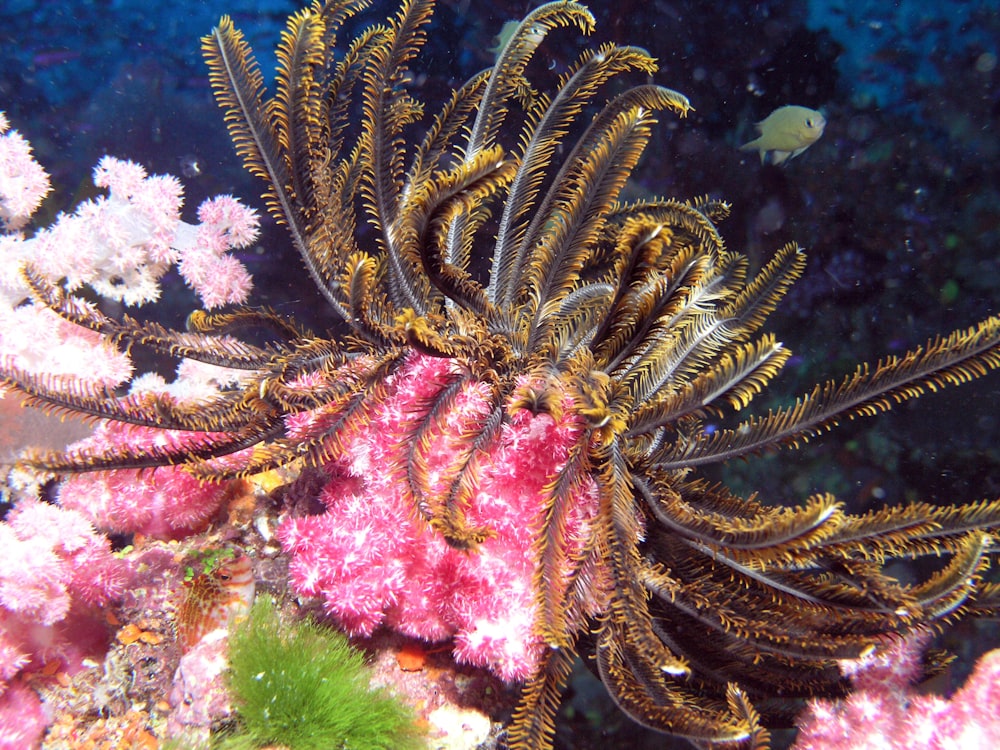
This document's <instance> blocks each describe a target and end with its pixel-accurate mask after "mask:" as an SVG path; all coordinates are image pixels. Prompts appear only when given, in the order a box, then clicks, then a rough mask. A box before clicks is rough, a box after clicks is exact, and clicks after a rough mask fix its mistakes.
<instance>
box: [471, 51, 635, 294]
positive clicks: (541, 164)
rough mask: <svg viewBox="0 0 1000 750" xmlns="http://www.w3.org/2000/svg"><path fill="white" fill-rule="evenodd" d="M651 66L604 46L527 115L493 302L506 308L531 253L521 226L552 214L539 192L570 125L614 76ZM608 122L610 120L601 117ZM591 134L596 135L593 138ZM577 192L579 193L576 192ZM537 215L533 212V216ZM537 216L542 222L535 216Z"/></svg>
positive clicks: (573, 160)
mask: <svg viewBox="0 0 1000 750" xmlns="http://www.w3.org/2000/svg"><path fill="white" fill-rule="evenodd" d="M652 65H653V63H652V60H651V59H650V58H649V56H648V55H647V54H646V53H644V52H642V51H640V50H636V49H634V48H630V47H614V46H610V45H609V46H606V47H604V48H602V50H601V51H596V52H590V53H588V54H586V55H585V56H584V57H582V58H581V59H580V60H579V61H578V62H577V63H576V65H575V66H574V67H573V69H571V71H570V73H569V74H568V75H565V76H563V77H562V78H561V80H560V84H559V86H558V89H557V92H556V94H555V96H554V98H552V100H551V101H549V98H548V97H547V96H540V97H539V98H538V100H537V101H536V102H535V103H534V104H533V106H532V107H531V108H530V109H529V111H528V113H527V117H528V121H527V124H526V126H525V128H524V130H523V131H522V134H521V140H522V148H521V157H520V168H519V169H518V173H517V176H516V177H515V178H514V181H513V183H512V184H511V188H510V193H509V196H508V200H507V203H506V205H505V207H504V212H503V215H502V217H501V219H500V227H499V230H498V233H497V243H496V249H495V250H494V259H493V269H492V272H491V282H492V284H491V289H490V292H491V295H492V298H493V299H495V300H497V301H499V302H501V303H502V304H503V305H505V306H507V307H509V306H510V305H511V304H513V301H514V298H515V294H516V293H517V291H518V290H517V276H518V275H519V273H518V271H519V269H521V268H523V266H524V265H525V255H526V253H528V252H530V251H531V250H532V245H531V242H532V240H536V239H537V237H531V236H526V229H525V228H526V226H528V223H529V221H531V222H532V225H538V224H541V225H547V224H548V223H549V220H548V216H549V215H550V212H551V211H552V208H553V207H552V205H551V204H552V200H551V199H550V200H549V201H548V202H547V203H546V204H545V207H544V208H538V207H537V206H536V199H537V196H538V192H539V190H540V188H541V186H542V183H543V181H544V178H545V174H546V171H547V170H548V167H549V165H550V163H551V161H552V159H553V157H554V155H555V152H556V149H557V147H558V146H559V145H560V143H561V142H562V141H563V139H564V138H565V137H566V135H567V133H568V131H569V128H570V126H571V125H572V123H573V122H574V120H575V119H577V117H578V116H579V115H580V112H581V111H582V109H583V107H584V105H585V104H586V103H587V102H588V101H590V100H591V98H592V97H593V95H594V93H595V92H596V91H597V89H598V87H599V86H601V85H602V84H603V83H605V82H607V81H608V80H609V79H610V78H612V77H613V76H615V75H617V74H620V73H622V72H625V71H627V70H631V69H640V70H641V69H645V70H647V71H649V70H650V69H651V66H652ZM606 119H608V120H609V121H613V120H614V119H615V118H614V117H610V118H606ZM605 131H606V128H604V129H595V128H591V129H590V131H589V133H590V136H591V138H590V139H591V141H595V142H596V141H599V140H600V139H601V138H602V136H604V133H605ZM595 135H596V137H595ZM588 151H589V149H583V150H582V151H581V149H580V148H579V146H578V147H577V149H574V150H573V152H572V154H571V156H570V157H569V159H568V160H567V162H566V164H579V163H580V161H581V160H582V158H583V157H582V156H581V153H582V154H586V153H587V152H588ZM566 169H567V168H566V167H564V168H563V170H561V171H560V172H559V173H558V175H557V176H556V177H555V178H554V179H553V181H552V186H553V187H552V189H553V190H554V189H556V188H557V187H562V186H563V185H564V184H565V183H566V179H565V171H566ZM581 192H582V191H581ZM536 212H537V213H536ZM537 214H541V215H542V216H543V218H541V219H540V218H538V215H537Z"/></svg>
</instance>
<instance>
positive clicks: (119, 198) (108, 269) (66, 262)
mask: <svg viewBox="0 0 1000 750" xmlns="http://www.w3.org/2000/svg"><path fill="white" fill-rule="evenodd" d="M8 128H9V126H8V123H7V120H6V118H4V117H3V115H2V114H0V228H2V229H4V230H6V231H4V232H0V356H4V357H7V358H8V359H9V361H10V363H11V364H12V365H13V366H15V367H17V368H19V369H22V370H26V371H30V372H34V373H38V374H43V375H45V376H53V375H54V376H62V375H68V376H76V377H81V378H84V379H86V380H88V381H90V382H95V383H100V384H102V385H105V386H109V387H113V386H116V385H118V384H120V383H123V382H125V381H126V380H127V379H128V378H129V377H130V375H131V372H132V370H131V362H130V361H129V359H128V357H127V356H126V355H125V354H124V353H122V352H120V351H118V350H117V349H116V348H115V347H114V346H113V345H111V344H109V343H108V342H107V341H106V340H105V341H102V340H101V339H100V337H99V336H98V335H97V334H96V333H94V332H92V331H86V330H84V329H82V328H80V327H78V326H73V325H71V324H69V323H67V322H65V321H62V320H60V319H58V318H57V317H56V316H55V314H54V313H52V312H51V311H50V310H48V309H45V308H44V307H43V306H41V305H37V304H35V303H34V302H32V301H30V297H31V294H30V292H29V290H28V287H27V285H26V284H25V283H24V279H23V277H22V274H21V269H22V268H23V267H24V265H25V264H30V266H31V267H32V269H33V271H34V272H35V273H37V274H40V275H41V276H43V277H45V278H48V279H49V280H51V281H52V282H55V283H63V284H64V285H65V286H66V288H67V289H70V290H73V289H77V288H79V287H81V286H83V285H87V286H89V287H90V288H91V289H92V290H93V291H95V292H97V293H98V294H100V295H102V296H104V297H106V298H108V299H113V300H118V301H121V302H124V303H125V304H129V305H135V304H141V303H144V302H149V301H152V300H155V299H156V298H157V297H158V296H159V294H160V285H159V282H160V279H161V277H162V276H163V274H164V273H166V271H167V270H168V269H169V268H170V267H171V266H172V265H177V267H178V270H179V271H180V273H181V275H182V277H183V278H184V279H185V281H186V282H187V283H188V285H189V286H191V288H192V289H194V290H195V291H196V292H197V293H198V295H199V296H200V297H201V302H202V304H203V305H204V306H205V307H208V308H212V307H218V306H219V305H224V304H231V303H240V302H244V301H245V300H246V298H247V295H248V294H249V291H250V288H251V278H250V274H249V273H248V272H247V270H246V268H244V266H243V264H242V263H240V262H239V261H238V260H236V259H235V258H234V257H232V255H230V254H229V251H230V250H233V249H236V248H241V247H246V246H248V245H250V244H251V243H252V242H253V241H254V240H255V239H256V236H257V226H258V221H259V219H258V216H257V214H256V213H255V212H254V211H253V210H251V209H249V208H247V207H246V206H244V205H243V204H242V203H240V202H239V201H237V200H236V199H234V198H232V197H231V196H227V195H223V196H218V197H216V198H212V199H210V200H207V201H205V202H204V203H202V205H201V207H200V208H199V211H198V218H199V223H198V224H197V225H193V224H188V223H185V222H184V221H182V220H181V207H182V205H183V202H184V197H183V188H182V187H181V184H180V182H179V181H178V180H177V179H176V178H174V177H171V176H169V175H147V174H146V171H145V169H143V168H142V167H141V166H139V165H138V164H134V163H132V162H129V161H123V160H120V159H115V158H113V157H110V156H105V157H104V158H103V159H101V161H100V163H99V164H98V166H97V168H96V169H95V170H94V184H95V185H96V186H97V187H100V188H104V189H105V190H106V191H107V194H106V195H101V196H99V197H97V198H95V199H93V200H87V201H84V202H83V203H81V204H80V205H79V206H77V207H76V210H75V211H74V212H73V213H72V214H68V213H61V214H59V216H58V217H57V219H56V221H55V223H54V224H52V225H51V226H49V227H47V228H44V229H39V230H36V231H35V232H34V233H33V234H32V235H30V236H28V235H27V234H26V233H25V232H24V231H19V230H22V229H23V228H24V227H25V226H26V224H27V222H28V220H29V218H30V216H31V214H32V213H33V212H34V211H35V210H36V209H37V207H38V205H39V203H40V202H41V200H42V198H43V197H44V195H45V194H46V193H47V191H48V188H49V182H48V175H46V173H45V171H44V170H43V169H42V168H41V167H40V166H39V165H38V163H37V162H35V160H34V158H33V157H32V155H31V148H30V145H29V144H28V142H27V141H26V140H24V138H23V137H22V136H21V135H20V134H19V133H17V131H13V130H10V131H9V132H8Z"/></svg>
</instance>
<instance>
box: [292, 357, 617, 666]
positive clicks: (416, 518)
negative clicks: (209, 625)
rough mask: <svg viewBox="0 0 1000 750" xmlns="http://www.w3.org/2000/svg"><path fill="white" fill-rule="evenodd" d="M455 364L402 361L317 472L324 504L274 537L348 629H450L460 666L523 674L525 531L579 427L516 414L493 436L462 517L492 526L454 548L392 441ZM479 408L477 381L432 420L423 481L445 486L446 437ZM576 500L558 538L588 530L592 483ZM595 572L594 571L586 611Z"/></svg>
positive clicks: (526, 649) (420, 634)
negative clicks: (431, 519)
mask: <svg viewBox="0 0 1000 750" xmlns="http://www.w3.org/2000/svg"><path fill="white" fill-rule="evenodd" d="M452 367H453V365H452V364H451V363H449V362H447V361H445V360H442V359H438V358H433V357H425V356H421V355H413V356H411V357H410V358H409V360H408V361H407V364H406V366H405V367H404V368H403V369H402V370H401V371H400V372H399V373H397V374H396V375H395V376H393V377H392V378H391V379H390V381H389V383H388V388H389V395H388V397H387V398H385V399H384V400H382V401H380V402H379V403H378V404H377V405H375V406H374V407H372V408H371V409H370V410H369V413H368V414H367V419H366V420H363V424H359V425H358V426H356V427H355V428H354V429H353V430H352V431H351V433H350V434H349V435H347V436H345V437H344V438H343V442H344V446H345V448H344V450H343V452H342V455H343V456H345V457H346V458H344V459H341V460H337V461H335V462H334V463H332V464H330V465H328V466H327V467H326V470H327V472H328V482H327V484H326V486H325V488H324V489H323V492H322V494H321V500H322V502H323V504H324V506H325V508H326V512H325V513H324V514H322V515H318V516H309V517H304V518H289V519H286V520H285V521H284V522H283V523H282V524H281V526H280V527H279V530H278V538H279V540H280V541H281V543H282V544H283V546H284V547H285V549H287V550H288V551H289V552H290V553H291V556H292V561H291V568H290V576H291V581H292V584H293V586H294V587H295V589H296V590H297V591H298V592H299V593H300V594H302V595H306V596H316V597H320V598H322V600H323V602H324V606H325V608H326V610H327V611H328V612H329V613H330V614H331V615H332V616H333V617H334V618H335V619H336V620H337V621H338V622H339V623H340V624H341V626H342V627H344V628H345V629H346V630H347V631H348V632H349V633H352V634H355V635H370V634H371V633H372V632H373V631H374V630H375V629H376V628H377V627H378V626H380V625H386V626H389V627H391V628H393V629H395V630H397V631H399V632H402V633H404V634H406V635H409V636H413V637H417V638H421V639H424V640H428V641H437V640H443V639H446V638H454V654H455V657H456V658H457V659H458V660H459V661H461V662H464V663H468V664H472V665H476V666H482V667H488V668H490V669H491V670H493V671H494V672H495V673H496V674H497V675H499V676H500V677H502V678H503V679H505V680H523V679H526V678H527V677H529V676H530V675H531V674H532V673H533V671H534V670H535V669H536V667H537V664H538V659H539V656H540V654H541V653H542V651H543V649H544V648H545V645H544V644H543V642H542V641H541V639H540V638H539V637H538V634H537V628H536V619H537V611H536V609H537V605H536V600H535V594H534V585H533V581H534V578H535V576H536V572H537V561H536V559H535V558H536V551H535V550H534V548H533V540H534V537H535V535H534V533H533V532H534V530H535V529H537V527H538V526H539V524H540V523H541V518H542V514H543V512H544V501H545V496H546V487H547V486H548V485H549V483H550V482H551V481H552V479H553V477H554V476H555V475H556V474H557V472H558V471H559V470H560V469H561V467H562V466H564V465H565V463H566V461H567V457H568V455H569V450H570V447H571V446H572V445H574V444H575V443H576V441H578V440H579V439H580V434H581V431H582V426H581V425H580V424H578V423H577V422H576V421H574V419H573V418H571V417H569V416H568V415H567V416H564V417H561V418H559V419H555V418H553V417H552V415H550V414H546V413H540V414H532V413H531V412H529V411H527V410H520V411H517V412H515V413H514V415H513V416H512V419H511V420H510V421H509V423H506V424H504V426H503V428H502V430H501V433H500V435H499V437H498V438H497V439H496V441H495V443H494V445H492V446H491V447H489V448H488V449H487V450H485V451H483V452H482V454H481V455H479V456H477V457H476V460H477V462H478V463H477V472H476V478H477V487H476V492H475V496H474V497H473V498H471V499H470V500H469V505H468V507H466V508H463V510H464V512H465V515H466V520H467V522H468V523H469V525H471V526H472V527H474V528H486V529H489V531H490V534H491V535H490V537H489V538H487V539H486V540H485V541H484V542H482V543H481V544H480V545H478V546H477V547H476V548H475V549H472V550H460V549H455V548H453V547H450V546H449V545H448V544H447V543H446V542H445V540H444V538H443V537H442V535H441V534H440V533H439V532H437V531H434V530H433V529H431V527H430V525H429V524H428V522H427V521H426V520H425V519H424V518H422V517H420V515H419V514H418V513H417V512H416V509H415V508H414V507H413V500H412V499H411V498H410V497H408V496H407V495H406V494H405V493H404V491H403V488H404V487H405V486H406V480H405V477H402V476H400V475H399V472H400V471H401V470H400V469H399V468H397V467H401V466H405V464H406V462H405V460H404V459H405V455H406V451H407V450H409V444H408V443H405V442H403V441H402V439H401V435H402V434H404V428H405V426H406V425H407V424H408V423H410V422H412V421H413V420H414V419H416V420H419V419H422V418H423V416H424V415H426V412H427V408H428V407H427V404H428V399H429V397H431V396H434V395H435V394H436V393H437V392H438V391H440V390H441V388H442V387H443V383H445V382H447V381H448V379H449V378H450V377H453V376H454V373H453V372H452V371H451V369H450V368H452ZM485 409H486V398H485V393H484V392H483V390H482V387H481V386H480V385H479V384H470V385H467V386H466V387H465V388H464V389H463V390H462V392H461V393H460V394H459V396H458V397H456V398H455V399H454V401H453V402H452V404H451V406H450V408H449V409H448V410H447V413H445V414H442V415H439V417H440V419H441V423H442V424H443V425H445V428H444V429H443V430H432V432H433V434H432V435H430V436H429V441H428V444H427V446H426V450H425V452H426V455H427V458H428V460H427V466H426V469H425V472H426V474H427V479H428V482H429V486H430V487H434V486H436V483H440V484H439V486H438V489H439V490H443V488H444V487H445V484H443V483H442V482H443V477H445V476H448V469H449V468H450V467H451V466H452V464H453V462H454V461H455V460H457V458H458V457H459V456H460V455H461V454H460V452H459V451H460V448H459V444H458V443H457V442H456V441H455V439H454V436H455V435H461V434H462V433H463V431H464V430H465V429H467V428H468V427H469V425H471V424H474V423H476V421H477V420H478V419H480V418H481V417H482V416H483V414H484V413H485ZM310 418H315V417H311V416H310V415H303V416H300V417H297V418H296V419H295V420H293V421H292V422H291V423H290V425H289V432H290V433H293V432H296V433H309V432H311V431H312V430H313V429H318V428H316V427H315V426H314V425H310V424H309V419H310ZM573 503H574V505H575V506H577V507H578V508H579V512H578V513H577V514H576V515H574V517H573V518H570V519H567V524H569V525H570V526H572V528H569V529H568V533H567V535H566V537H567V538H568V539H578V540H579V539H585V538H587V536H588V534H587V531H586V530H587V528H588V525H589V524H590V523H591V522H592V519H593V517H594V513H595V512H596V504H597V496H596V489H595V487H594V486H593V485H592V483H590V482H585V483H583V485H582V487H581V488H580V489H579V491H578V492H577V496H576V497H575V498H574V500H573ZM600 580H601V577H600V575H599V574H598V573H597V572H596V571H595V573H594V581H595V583H594V585H593V586H592V587H591V590H590V591H589V593H590V594H591V596H592V597H593V598H592V600H591V601H590V602H589V609H590V611H592V609H593V607H594V606H595V605H596V601H597V599H596V597H597V592H598V591H599V589H600V586H599V583H598V582H599V581H600ZM581 611H582V612H586V611H588V607H587V606H586V605H585V606H584V607H583V609H582V610H581Z"/></svg>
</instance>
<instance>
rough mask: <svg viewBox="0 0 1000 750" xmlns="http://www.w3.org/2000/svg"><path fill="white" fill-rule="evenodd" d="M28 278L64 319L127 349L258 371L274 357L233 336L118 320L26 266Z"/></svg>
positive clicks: (36, 293)
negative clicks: (142, 348)
mask: <svg viewBox="0 0 1000 750" xmlns="http://www.w3.org/2000/svg"><path fill="white" fill-rule="evenodd" d="M23 276H24V279H25V281H26V282H27V284H28V287H29V288H30V290H31V293H32V296H33V297H34V298H35V299H36V300H37V301H38V302H40V303H41V304H43V305H45V306H46V307H47V308H49V309H50V310H52V311H53V312H54V313H55V314H56V315H58V316H59V317H60V318H62V319H63V320H66V321H69V322H70V323H74V324H76V325H78V326H81V327H83V328H87V329H89V330H91V331H94V332H96V333H99V334H101V335H102V336H105V337H106V338H107V340H108V341H109V342H111V343H114V344H116V345H118V344H124V345H125V347H126V348H129V347H131V346H132V345H134V344H140V345H144V346H149V347H153V348H154V349H157V350H158V351H161V352H164V353H167V354H170V355H172V356H175V357H184V358H186V359H193V360H196V361H198V362H206V363H208V364H212V365H218V366H219V367H228V368H232V369H238V370H256V369H258V368H261V367H264V366H265V365H266V364H267V363H268V362H269V361H270V359H271V352H270V351H268V350H266V349H262V348H260V347H257V346H253V345H252V344H247V343H244V342H242V341H239V340H237V339H235V338H232V337H230V336H214V335H204V334H202V333H200V332H197V331H196V332H182V331H174V330H172V329H170V328H167V327H165V326H162V325H160V324H159V323H155V322H152V321H145V322H142V321H138V320H135V319H134V318H131V317H129V316H128V315H125V316H123V317H122V319H121V320H120V321H118V320H115V319H113V318H111V317H109V316H107V315H105V314H104V313H102V312H101V311H100V310H98V309H97V307H96V306H95V305H94V304H93V303H91V302H88V301H87V300H84V299H83V298H81V297H77V296H75V295H72V294H67V293H66V290H65V289H63V288H62V287H61V286H59V285H57V284H53V283H52V282H51V281H49V280H48V279H45V278H43V277H42V276H40V275H38V274H36V273H35V272H34V271H33V270H32V269H31V268H30V266H29V267H26V268H25V271H24V274H23Z"/></svg>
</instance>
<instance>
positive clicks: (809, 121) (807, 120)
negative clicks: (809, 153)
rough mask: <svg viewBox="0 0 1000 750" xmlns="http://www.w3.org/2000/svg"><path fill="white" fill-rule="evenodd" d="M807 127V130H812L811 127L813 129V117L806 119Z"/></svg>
mask: <svg viewBox="0 0 1000 750" xmlns="http://www.w3.org/2000/svg"><path fill="white" fill-rule="evenodd" d="M806 127H807V128H811V127H813V120H812V118H811V117H807V118H806Z"/></svg>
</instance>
